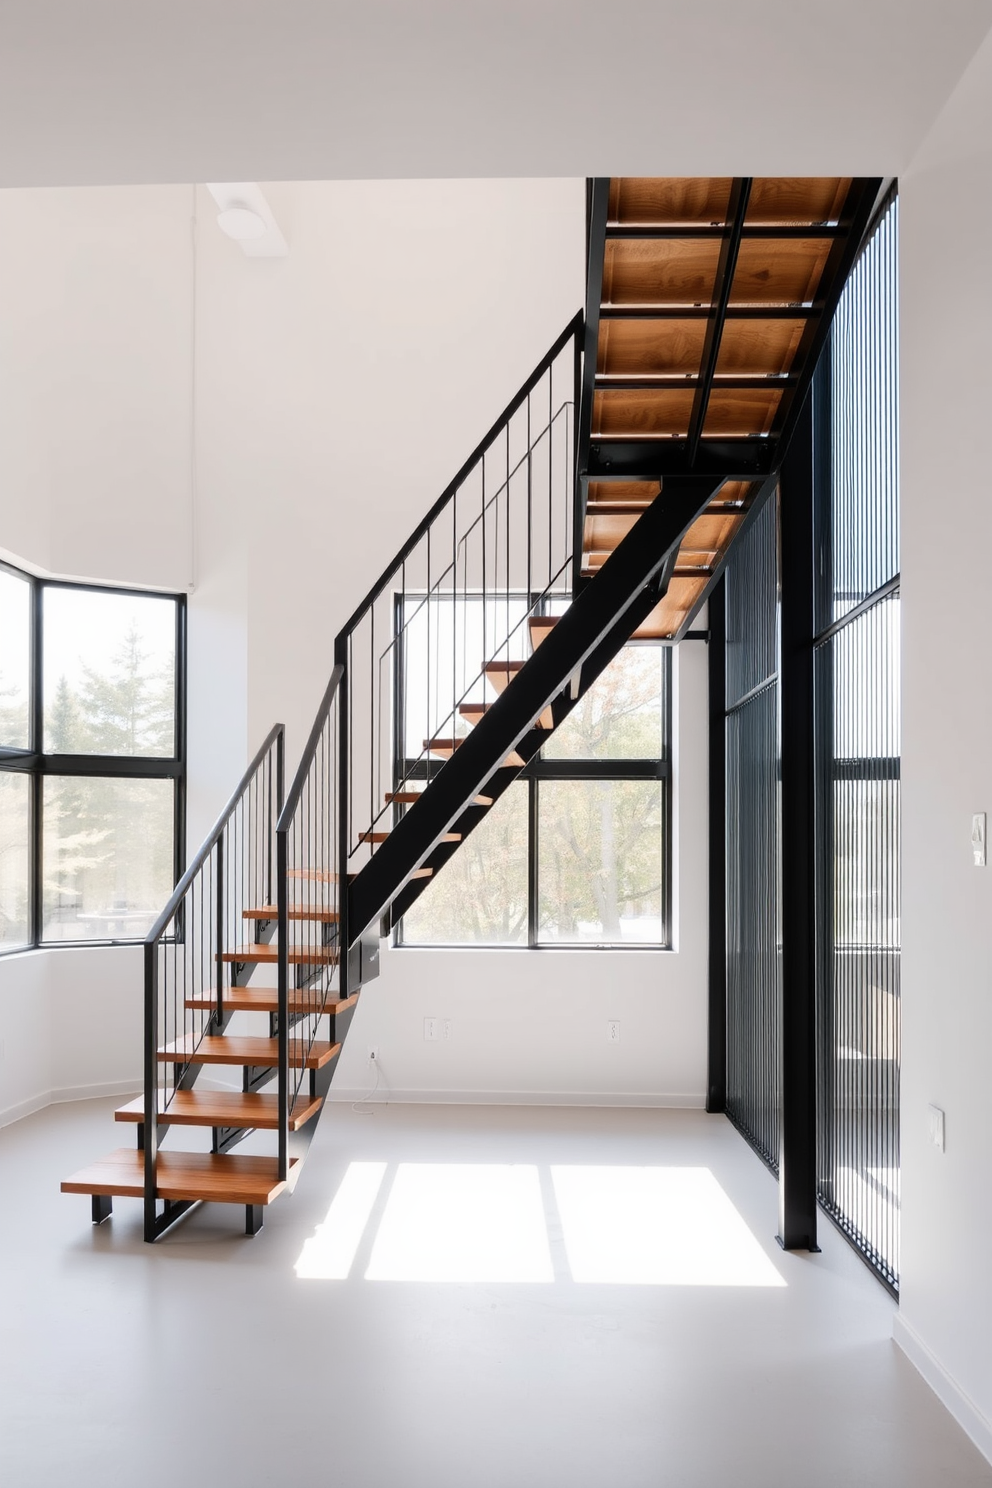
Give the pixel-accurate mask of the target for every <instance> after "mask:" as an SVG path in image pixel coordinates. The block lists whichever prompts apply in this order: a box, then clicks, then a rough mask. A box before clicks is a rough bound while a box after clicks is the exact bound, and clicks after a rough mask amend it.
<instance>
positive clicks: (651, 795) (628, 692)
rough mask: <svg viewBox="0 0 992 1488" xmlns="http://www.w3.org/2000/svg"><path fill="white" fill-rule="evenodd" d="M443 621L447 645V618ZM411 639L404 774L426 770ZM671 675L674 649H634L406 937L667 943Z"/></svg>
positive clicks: (480, 834)
mask: <svg viewBox="0 0 992 1488" xmlns="http://www.w3.org/2000/svg"><path fill="white" fill-rule="evenodd" d="M464 602H465V603H467V604H469V605H472V604H473V603H474V601H473V600H471V599H469V600H468V601H464ZM477 603H478V606H479V611H480V615H479V621H480V634H481V624H482V601H481V600H479V601H478V602H477ZM525 612H526V605H525V603H524V600H523V598H522V597H521V599H520V613H521V614H524V613H525ZM511 623H512V622H511ZM449 624H450V622H449ZM424 631H425V635H426V623H425V625H424ZM438 631H441V632H442V654H444V646H443V618H442V619H441V620H440V623H438V624H436V625H435V626H434V632H435V634H436V633H437V632H438ZM407 636H408V639H407V654H406V655H405V656H404V658H403V666H404V678H405V679H407V681H408V684H409V683H411V682H412V683H413V684H414V685H407V686H405V687H404V688H403V689H402V696H403V697H404V699H406V700H407V701H406V703H405V707H404V710H403V718H402V720H401V721H400V725H399V738H400V739H401V740H402V741H403V747H402V749H401V751H400V753H401V754H402V755H405V756H407V757H406V758H401V760H400V762H399V765H398V769H397V774H398V776H399V777H400V778H407V779H409V778H410V777H414V778H415V777H416V776H417V774H418V773H426V770H425V766H424V765H423V763H422V762H421V763H420V764H419V765H418V764H417V762H416V757H415V755H414V751H415V750H417V749H419V747H420V745H421V743H422V740H423V738H424V729H423V726H422V725H423V718H422V717H421V715H422V714H423V713H424V711H425V706H426V705H425V704H424V702H423V700H422V699H421V696H420V694H421V689H420V688H419V687H417V686H416V685H415V682H416V678H417V677H419V676H420V675H421V674H422V673H424V672H425V665H424V660H423V658H422V657H420V656H418V655H417V654H416V653H417V651H418V650H419V646H418V640H417V632H416V630H415V629H414V628H413V627H410V629H409V630H408V632H407ZM476 649H478V647H477V648H476ZM483 654H484V653H483ZM670 678H671V651H670V649H669V648H668V647H663V646H660V645H655V644H649V643H638V644H635V645H629V646H626V647H625V648H624V649H623V650H622V651H621V652H620V654H619V655H618V656H617V657H616V658H615V660H614V661H613V662H612V663H611V664H610V665H609V666H608V667H607V668H606V669H605V671H604V672H603V674H602V675H601V676H600V678H599V679H598V681H597V682H596V683H595V684H594V685H593V686H592V687H591V688H590V689H589V691H588V692H587V693H586V695H585V697H583V699H582V700H581V702H580V703H579V704H578V705H577V706H576V708H575V709H574V710H573V712H572V713H571V714H570V715H569V716H568V718H566V719H565V721H564V722H563V723H562V724H561V725H560V726H559V728H558V729H557V730H556V731H555V733H554V734H552V735H551V737H550V738H549V740H548V743H547V744H546V745H545V747H544V748H543V749H542V751H541V753H540V755H538V756H537V758H536V759H534V760H532V761H531V763H530V764H529V765H528V766H527V767H526V768H525V769H524V770H523V771H522V772H521V773H520V775H519V776H518V777H517V779H516V780H515V781H514V782H513V784H511V785H510V787H509V788H508V789H507V790H506V791H505V792H504V794H503V795H502V796H501V797H500V798H499V799H498V800H497V801H496V802H495V804H494V805H493V806H492V807H491V808H490V809H489V810H488V811H487V812H486V814H485V816H484V817H483V819H482V821H481V822H480V824H479V825H478V826H477V827H476V828H475V830H474V831H473V832H472V833H471V834H470V835H469V836H468V837H467V838H466V839H465V841H464V842H463V843H462V845H461V846H460V847H459V849H458V851H457V852H456V853H454V855H453V856H452V857H451V858H450V859H449V861H448V862H447V863H446V864H445V865H444V867H443V868H442V869H441V870H440V871H439V872H438V873H437V874H436V875H435V877H434V878H433V879H432V880H431V882H430V883H429V884H428V885H427V886H426V888H425V889H424V891H423V892H422V893H421V894H420V896H419V897H418V898H417V900H416V902H415V903H414V904H413V905H412V906H411V908H410V909H409V910H408V911H407V913H406V914H405V916H404V917H403V920H402V922H401V926H400V932H399V940H400V943H401V944H403V945H408V946H411V945H414V946H427V945H446V946H468V945H476V946H577V945H591V946H606V945H610V946H616V945H625V946H626V945H630V946H656V947H657V946H662V947H667V946H669V945H670V943H671V941H670V932H669V922H670V914H669V897H670V896H669V861H670V831H669V822H670V802H669V794H670V792H669V787H670V765H669V716H670V707H669V696H670V688H671V683H670ZM411 700H412V701H411ZM418 709H419V711H418Z"/></svg>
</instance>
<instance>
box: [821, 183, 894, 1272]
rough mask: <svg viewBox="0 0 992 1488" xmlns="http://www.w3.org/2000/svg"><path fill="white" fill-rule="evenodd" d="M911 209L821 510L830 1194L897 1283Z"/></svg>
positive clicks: (842, 367)
mask: <svg viewBox="0 0 992 1488" xmlns="http://www.w3.org/2000/svg"><path fill="white" fill-rule="evenodd" d="M897 229H898V201H897V199H895V198H893V200H891V201H890V202H889V203H888V205H887V206H886V207H885V210H884V211H883V213H882V214H881V216H880V219H879V221H878V225H877V227H876V229H875V231H874V233H873V235H872V236H871V238H870V239H869V241H868V243H867V244H866V246H865V249H864V251H863V253H862V255H861V257H860V259H859V261H858V263H857V264H856V266H855V268H854V271H853V273H852V275H851V278H850V280H849V282H848V285H847V287H846V289H845V291H844V295H843V297H842V299H841V303H840V306H839V308H838V311H837V315H836V318H835V321H834V325H833V329H832V332H831V340H830V347H829V353H828V355H829V362H828V367H829V376H828V377H826V378H825V379H824V383H825V390H826V391H827V394H828V397H829V403H830V409H829V417H828V418H825V419H824V420H823V421H822V427H821V429H820V430H819V438H820V439H821V440H823V441H824V442H825V447H824V455H825V457H826V459H827V461H828V462H829V470H830V478H829V481H827V482H826V483H825V490H824V492H823V493H822V494H823V497H825V499H821V500H820V502H819V510H818V512H817V542H818V547H819V562H818V565H817V566H818V571H819V574H820V576H821V578H820V586H819V593H818V596H817V612H818V613H817V622H816V623H817V631H818V635H817V639H816V648H815V665H816V671H815V679H816V680H815V685H816V711H817V759H816V788H817V839H818V842H817V846H818V852H817V860H818V862H817V866H818V880H819V882H818V891H817V898H818V922H819V923H818V933H817V942H818V951H817V961H818V966H817V1063H818V1068H817V1085H818V1113H817V1115H818V1120H817V1127H818V1130H817V1192H818V1197H819V1200H820V1204H821V1206H822V1207H823V1209H824V1210H825V1211H826V1213H827V1214H828V1215H829V1216H830V1217H831V1218H832V1219H833V1220H834V1221H835V1222H836V1223H837V1224H838V1225H839V1226H840V1228H841V1229H842V1230H843V1232H844V1233H845V1234H846V1235H847V1237H848V1238H849V1239H850V1240H851V1242H852V1243H853V1244H854V1246H855V1247H856V1248H857V1250H858V1251H859V1252H860V1253H861V1254H862V1256H863V1257H864V1258H865V1260H867V1261H868V1263H869V1264H870V1265H871V1266H872V1267H873V1268H874V1269H875V1270H876V1271H877V1273H878V1274H879V1276H880V1277H881V1278H882V1280H883V1281H884V1282H885V1283H886V1284H887V1285H888V1286H889V1287H890V1288H891V1289H892V1290H893V1291H897V1290H898V1282H899V1061H900V1001H899V999H900V981H899V971H900V961H899V956H900V894H899V885H900V856H899V820H900V800H899V792H900V747H901V746H900V730H899V462H898V432H899V431H898V278H897V257H896V254H897Z"/></svg>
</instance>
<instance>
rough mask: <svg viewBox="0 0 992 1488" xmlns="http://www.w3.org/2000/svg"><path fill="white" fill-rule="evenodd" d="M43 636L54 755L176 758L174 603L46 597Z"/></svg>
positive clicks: (70, 594) (79, 594) (70, 593)
mask: <svg viewBox="0 0 992 1488" xmlns="http://www.w3.org/2000/svg"><path fill="white" fill-rule="evenodd" d="M44 635H45V654H44V675H45V750H46V752H47V753H49V754H119V755H131V756H133V755H144V756H149V755H150V756H157V757H162V756H168V755H173V754H175V747H176V745H175V739H176V719H175V715H176V682H175V674H176V602H175V600H173V599H160V598H158V597H156V596H152V595H144V594H137V595H134V594H113V593H99V592H96V591H93V590H86V589H46V590H45V596H44Z"/></svg>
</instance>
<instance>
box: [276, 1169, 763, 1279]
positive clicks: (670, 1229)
mask: <svg viewBox="0 0 992 1488" xmlns="http://www.w3.org/2000/svg"><path fill="white" fill-rule="evenodd" d="M387 1166H388V1165H387V1164H386V1163H384V1162H355V1163H352V1164H351V1166H350V1167H349V1168H348V1170H347V1172H346V1173H345V1175H344V1178H343V1179H342V1180H341V1186H340V1188H339V1189H338V1191H337V1193H336V1194H335V1196H334V1200H333V1202H332V1204H331V1207H330V1209H329V1210H328V1212H327V1218H326V1219H325V1221H324V1223H323V1224H322V1225H321V1226H320V1227H319V1228H318V1230H317V1232H316V1234H315V1235H314V1236H313V1238H312V1239H311V1240H308V1241H307V1242H306V1244H305V1246H304V1247H303V1253H302V1255H301V1256H300V1259H299V1261H298V1262H297V1265H296V1274H297V1275H298V1276H300V1277H305V1278H320V1279H323V1280H327V1281H343V1280H345V1279H347V1277H348V1276H349V1275H350V1274H351V1271H352V1268H353V1266H354V1263H355V1257H356V1255H357V1254H358V1250H359V1247H360V1245H361V1244H362V1239H363V1237H364V1236H365V1235H366V1233H367V1232H368V1231H369V1227H370V1221H371V1220H372V1214H373V1210H374V1208H375V1206H376V1201H377V1199H378V1198H379V1196H380V1194H381V1193H382V1192H383V1184H384V1182H385V1181H386V1172H387ZM547 1171H548V1170H545V1172H547ZM550 1177H551V1181H552V1184H553V1189H554V1196H555V1201H556V1204H557V1209H558V1218H560V1221H561V1232H562V1235H563V1237H564V1249H565V1254H566V1256H567V1260H568V1266H569V1267H570V1270H571V1276H572V1279H573V1280H574V1281H576V1282H580V1283H588V1282H595V1283H599V1284H605V1285H614V1286H749V1287H782V1286H785V1281H784V1280H783V1278H782V1277H781V1276H780V1275H779V1273H778V1271H777V1270H776V1269H775V1266H774V1265H773V1264H772V1262H771V1261H770V1260H769V1258H768V1257H767V1256H766V1254H765V1252H764V1250H763V1249H762V1247H761V1246H760V1245H759V1244H758V1241H757V1240H756V1239H755V1237H754V1235H753V1234H752V1233H751V1231H750V1230H749V1229H748V1227H747V1225H746V1224H745V1222H744V1220H743V1219H742V1217H741V1215H740V1214H739V1213H738V1212H737V1210H736V1209H735V1208H734V1206H733V1204H732V1203H731V1201H730V1199H729V1198H728V1197H727V1195H726V1194H725V1193H724V1191H723V1189H722V1188H721V1187H720V1185H719V1183H718V1182H717V1181H716V1178H715V1177H714V1176H713V1174H712V1173H711V1172H710V1170H709V1169H708V1168H678V1167H670V1168H661V1167H657V1168H648V1167H639V1168H634V1167H625V1168H618V1167H584V1166H560V1167H558V1166H556V1167H552V1168H551V1169H550ZM552 1214H553V1210H552ZM556 1229H557V1225H553V1232H554V1230H556ZM368 1238H369V1239H370V1240H371V1241H372V1242H373V1243H372V1253H371V1257H370V1260H369V1264H368V1269H367V1270H366V1272H365V1279H366V1280H367V1281H407V1282H517V1283H521V1282H524V1283H533V1282H545V1283H548V1282H553V1281H554V1279H555V1277H554V1268H553V1265H552V1259H551V1244H550V1240H549V1232H548V1216H547V1214H546V1212H545V1203H544V1196H543V1195H542V1191H541V1177H540V1172H539V1169H538V1168H537V1166H536V1165H533V1164H512V1165H511V1164H499V1163H400V1164H399V1165H398V1166H397V1167H396V1169H395V1177H394V1179H393V1182H392V1185H391V1187H390V1188H389V1190H388V1198H387V1199H386V1201H385V1209H384V1212H383V1213H382V1217H381V1219H380V1220H379V1223H378V1228H377V1231H376V1232H375V1233H374V1235H372V1234H369V1237H368Z"/></svg>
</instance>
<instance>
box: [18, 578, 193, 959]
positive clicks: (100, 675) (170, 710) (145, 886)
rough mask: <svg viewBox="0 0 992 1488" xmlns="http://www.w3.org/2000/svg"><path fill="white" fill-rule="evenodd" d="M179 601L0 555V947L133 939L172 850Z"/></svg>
mask: <svg viewBox="0 0 992 1488" xmlns="http://www.w3.org/2000/svg"><path fill="white" fill-rule="evenodd" d="M184 636H185V601H184V600H183V599H182V597H180V596H172V595H159V594H143V593H137V592H134V591H128V590H120V589H103V588H100V589H98V588H94V587H90V586H84V585H78V584H62V583H55V582H49V581H46V580H42V579H36V578H33V577H31V576H29V575H27V574H23V573H20V572H18V571H17V570H16V569H12V568H7V567H0V952H3V951H9V950H14V949H21V948H24V947H29V946H35V945H44V944H54V943H66V942H69V943H79V942H92V941H101V942H108V941H109V942H118V941H134V940H141V939H143V938H144V936H145V935H146V933H147V932H148V930H149V929H150V928H151V926H152V924H153V923H154V921H155V919H156V918H157V916H158V914H159V911H160V910H161V908H162V906H163V904H164V903H165V901H166V900H167V899H168V897H169V894H170V893H171V892H172V888H173V886H174V884H175V882H176V879H177V876H178V872H179V870H180V867H181V862H182V856H183V852H184V842H183V821H184V786H185V769H184V755H185V740H184V729H183V717H184V709H183V703H182V700H183V696H184V672H185V666H184V662H185V655H184V650H185V647H184Z"/></svg>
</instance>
